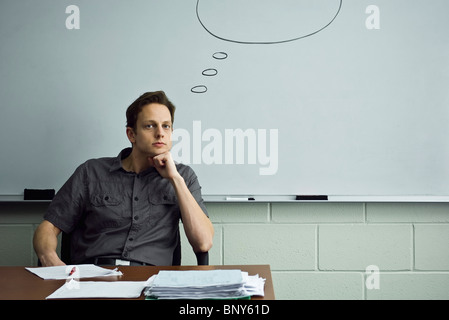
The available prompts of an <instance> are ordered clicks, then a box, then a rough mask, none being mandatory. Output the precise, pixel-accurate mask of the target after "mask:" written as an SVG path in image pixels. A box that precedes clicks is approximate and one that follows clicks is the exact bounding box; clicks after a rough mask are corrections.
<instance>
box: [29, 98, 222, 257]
mask: <svg viewBox="0 0 449 320" xmlns="http://www.w3.org/2000/svg"><path fill="white" fill-rule="evenodd" d="M174 111H175V107H174V105H173V104H172V103H171V102H170V101H169V100H168V98H167V97H166V95H165V93H164V92H163V91H157V92H147V93H145V94H143V95H141V96H140V97H139V98H137V99H136V101H134V102H133V103H132V104H131V105H130V106H129V107H128V109H127V111H126V118H127V127H126V134H127V136H128V139H129V141H130V142H131V144H132V148H127V149H124V150H122V151H121V152H120V154H119V155H118V157H115V158H100V159H91V160H88V161H86V162H85V163H84V164H82V165H81V166H79V167H78V168H77V169H76V171H75V172H74V174H73V175H72V176H71V177H70V178H69V180H68V181H67V182H66V183H65V184H64V186H63V187H62V188H61V189H60V190H59V191H58V193H57V194H56V196H55V197H54V199H53V201H52V202H51V204H50V206H49V208H48V211H47V212H46V214H45V215H44V221H43V222H42V223H41V224H40V225H39V227H38V228H37V229H36V232H35V234H34V239H33V245H34V249H35V251H36V254H37V256H38V258H39V260H40V261H41V263H42V265H43V266H55V265H64V264H65V263H64V262H63V261H61V259H60V258H59V257H58V255H57V253H56V247H57V236H58V234H59V233H60V232H61V231H64V232H66V233H70V234H71V237H72V241H71V242H72V246H71V259H72V263H95V264H117V263H118V262H117V261H120V263H122V262H123V260H124V261H125V263H130V264H150V265H171V264H172V257H173V252H174V250H175V248H176V247H177V245H178V243H179V219H182V223H183V226H184V230H185V234H186V236H187V238H188V240H189V243H190V244H191V246H192V247H193V250H194V251H195V252H207V251H209V249H210V248H211V247H212V238H213V234H214V229H213V226H212V223H211V222H210V220H209V218H208V216H207V211H206V208H205V206H204V203H203V200H202V197H201V187H200V185H199V182H198V180H197V177H196V175H195V173H194V172H193V170H192V169H191V168H190V167H188V166H186V165H183V164H175V163H174V161H173V159H172V157H171V154H170V149H171V146H172V140H171V135H172V131H173V120H174ZM116 262H117V263H116Z"/></svg>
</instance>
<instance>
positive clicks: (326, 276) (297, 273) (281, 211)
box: [183, 203, 449, 299]
mask: <svg viewBox="0 0 449 320" xmlns="http://www.w3.org/2000/svg"><path fill="white" fill-rule="evenodd" d="M207 207H208V210H209V213H210V217H211V219H212V221H213V222H214V226H215V232H216V235H215V243H214V247H213V249H212V250H211V252H210V259H211V261H210V262H211V264H270V266H271V270H272V276H273V284H274V288H275V294H276V298H277V299H449V204H447V203H230V204H229V203H208V204H207ZM184 243H185V241H184ZM183 251H184V252H185V253H184V256H185V257H184V261H185V262H186V263H194V260H189V259H192V258H190V257H186V256H188V255H191V253H190V252H189V251H190V250H189V248H188V247H187V248H186V247H185V246H184V248H183ZM186 260H187V261H186ZM372 265H374V266H376V267H378V269H379V273H378V280H379V282H378V284H379V289H376V288H373V286H372V285H371V286H366V285H365V283H366V281H367V280H368V281H370V280H372V277H373V276H375V275H373V273H370V272H367V271H366V268H367V267H368V266H372Z"/></svg>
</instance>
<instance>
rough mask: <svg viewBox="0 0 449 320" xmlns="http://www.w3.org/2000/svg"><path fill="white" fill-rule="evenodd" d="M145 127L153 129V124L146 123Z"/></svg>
mask: <svg viewBox="0 0 449 320" xmlns="http://www.w3.org/2000/svg"><path fill="white" fill-rule="evenodd" d="M145 128H147V129H153V128H154V125H152V124H147V125H146V126H145Z"/></svg>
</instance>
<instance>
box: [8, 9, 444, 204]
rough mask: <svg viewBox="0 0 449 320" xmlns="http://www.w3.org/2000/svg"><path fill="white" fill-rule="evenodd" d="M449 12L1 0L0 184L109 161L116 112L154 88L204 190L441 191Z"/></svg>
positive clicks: (51, 183)
mask: <svg viewBox="0 0 449 320" xmlns="http://www.w3.org/2000/svg"><path fill="white" fill-rule="evenodd" d="M74 4H75V5H76V8H77V9H78V10H79V11H78V13H77V12H76V10H74V9H73V8H74V7H71V5H74ZM447 12H449V2H448V1H447V0H432V2H431V3H430V2H429V1H425V0H413V1H410V0H388V1H387V0H377V1H375V4H374V6H373V3H372V2H371V1H364V0H362V1H360V0H313V1H312V0H309V1H306V0H302V1H298V0H297V1H293V0H290V1H287V0H283V1H274V0H271V1H269V0H265V1H262V0H257V1H256V0H252V1H251V0H246V1H237V0H207V1H206V0H167V1H156V0H133V1H131V2H130V1H124V0H96V1H90V0H78V1H76V2H73V1H64V0H60V1H52V0H39V1H35V0H17V1H2V2H0V42H1V47H0V97H1V104H2V105H1V117H0V146H1V153H0V164H1V166H0V194H3V195H10V194H13V195H14V194H21V193H23V189H24V188H55V189H56V190H58V189H59V188H60V187H61V186H62V184H63V183H64V182H65V181H66V180H67V179H68V177H69V176H70V175H71V174H72V172H73V171H74V170H75V168H76V167H77V166H78V165H79V164H81V163H82V162H84V161H85V160H87V159H90V158H97V157H105V156H116V155H117V154H118V153H119V152H120V150H121V149H122V148H125V147H128V146H130V144H129V142H128V140H127V138H126V134H125V122H126V121H125V111H126V108H127V107H128V106H129V104H130V103H131V102H132V101H134V99H135V98H137V97H138V96H139V95H140V94H142V93H144V92H146V91H155V90H164V91H165V92H166V93H167V95H168V97H169V98H170V99H171V100H172V101H173V103H174V104H175V105H176V107H177V111H176V114H175V122H174V127H175V132H174V140H175V141H174V146H173V149H172V152H173V155H174V157H175V159H176V160H177V161H179V162H183V163H186V164H188V165H190V166H191V167H192V168H193V169H194V170H195V172H196V173H197V175H198V177H199V180H200V183H201V185H202V187H203V194H204V195H296V194H326V195H343V196H348V195H349V196H350V195H354V196H388V197H395V196H397V197H401V196H420V197H422V196H448V195H449V161H448V160H449V139H448V137H449V129H448V128H449V126H448V123H449V90H448V88H449V38H448V31H447V30H449V20H448V19H447ZM77 24H78V25H77Z"/></svg>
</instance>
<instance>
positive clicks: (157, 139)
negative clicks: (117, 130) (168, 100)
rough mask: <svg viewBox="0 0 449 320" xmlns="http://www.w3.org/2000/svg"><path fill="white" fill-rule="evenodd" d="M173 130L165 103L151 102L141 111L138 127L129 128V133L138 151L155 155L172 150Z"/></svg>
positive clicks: (149, 155) (146, 154)
mask: <svg viewBox="0 0 449 320" xmlns="http://www.w3.org/2000/svg"><path fill="white" fill-rule="evenodd" d="M172 130H173V128H172V121H171V115H170V111H169V110H168V108H167V107H166V106H165V105H163V104H159V103H150V104H147V105H146V106H144V107H143V108H142V111H141V112H140V113H139V115H138V117H137V123H136V129H135V130H133V129H132V128H127V134H128V138H129V140H130V141H131V143H133V148H135V149H136V151H138V152H139V153H141V154H143V155H145V156H148V157H154V156H156V155H158V154H161V153H165V152H167V151H170V149H171V146H172V140H171V135H172Z"/></svg>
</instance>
